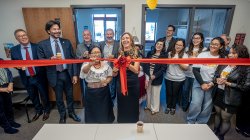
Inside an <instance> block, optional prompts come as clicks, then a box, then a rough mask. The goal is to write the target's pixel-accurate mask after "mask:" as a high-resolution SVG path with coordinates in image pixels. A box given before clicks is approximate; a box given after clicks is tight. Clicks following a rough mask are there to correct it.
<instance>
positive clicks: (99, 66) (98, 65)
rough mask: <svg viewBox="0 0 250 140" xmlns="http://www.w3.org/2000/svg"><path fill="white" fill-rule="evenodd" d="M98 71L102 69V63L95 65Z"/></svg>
mask: <svg viewBox="0 0 250 140" xmlns="http://www.w3.org/2000/svg"><path fill="white" fill-rule="evenodd" d="M93 66H94V67H95V68H96V69H100V68H101V63H98V64H95V65H93Z"/></svg>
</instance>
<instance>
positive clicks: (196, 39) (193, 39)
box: [192, 35, 202, 46]
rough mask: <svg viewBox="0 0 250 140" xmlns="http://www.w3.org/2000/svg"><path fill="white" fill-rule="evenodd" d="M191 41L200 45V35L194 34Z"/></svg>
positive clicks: (195, 44)
mask: <svg viewBox="0 0 250 140" xmlns="http://www.w3.org/2000/svg"><path fill="white" fill-rule="evenodd" d="M192 42H193V44H194V46H200V44H201V42H202V39H201V36H199V35H194V36H193V38H192Z"/></svg>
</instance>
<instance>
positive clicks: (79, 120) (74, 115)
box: [69, 113, 81, 122]
mask: <svg viewBox="0 0 250 140" xmlns="http://www.w3.org/2000/svg"><path fill="white" fill-rule="evenodd" d="M69 117H70V118H72V119H73V120H74V121H76V122H81V119H80V118H79V117H78V116H77V115H76V114H75V113H70V114H69Z"/></svg>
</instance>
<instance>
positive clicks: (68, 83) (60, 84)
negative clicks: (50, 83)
mask: <svg viewBox="0 0 250 140" xmlns="http://www.w3.org/2000/svg"><path fill="white" fill-rule="evenodd" d="M53 89H54V91H55V94H56V105H57V108H58V112H59V114H60V117H61V118H63V117H64V116H65V114H66V109H65V105H64V102H63V92H64V93H65V96H66V101H67V107H68V113H74V108H73V105H74V100H73V84H72V80H71V78H70V75H69V73H68V71H67V70H64V71H62V72H57V81H56V86H55V87H53Z"/></svg>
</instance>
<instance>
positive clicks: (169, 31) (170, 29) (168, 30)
mask: <svg viewBox="0 0 250 140" xmlns="http://www.w3.org/2000/svg"><path fill="white" fill-rule="evenodd" d="M173 35H174V29H173V27H168V28H167V30H166V36H167V37H171V36H173Z"/></svg>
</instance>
